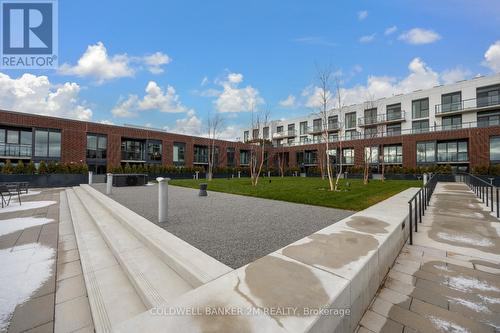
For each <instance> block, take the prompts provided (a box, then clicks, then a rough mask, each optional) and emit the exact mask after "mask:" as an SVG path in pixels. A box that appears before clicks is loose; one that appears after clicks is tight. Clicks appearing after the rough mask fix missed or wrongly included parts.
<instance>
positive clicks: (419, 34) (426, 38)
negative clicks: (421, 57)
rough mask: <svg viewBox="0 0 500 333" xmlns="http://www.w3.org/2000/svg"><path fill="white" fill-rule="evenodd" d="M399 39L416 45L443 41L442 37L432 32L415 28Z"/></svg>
mask: <svg viewBox="0 0 500 333" xmlns="http://www.w3.org/2000/svg"><path fill="white" fill-rule="evenodd" d="M399 39H400V40H402V41H404V42H406V43H408V44H414V45H420V44H430V43H434V42H435V41H438V40H439V39H441V36H440V35H439V34H438V33H437V32H434V31H432V30H427V29H422V28H413V29H411V30H409V31H406V32H404V33H402V34H401V35H399Z"/></svg>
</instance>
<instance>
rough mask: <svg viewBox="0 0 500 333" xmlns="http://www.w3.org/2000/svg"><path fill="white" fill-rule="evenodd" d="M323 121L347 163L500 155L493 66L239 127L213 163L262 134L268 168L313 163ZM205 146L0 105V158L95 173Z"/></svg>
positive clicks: (204, 154)
mask: <svg viewBox="0 0 500 333" xmlns="http://www.w3.org/2000/svg"><path fill="white" fill-rule="evenodd" d="M325 128H326V129H327V132H328V140H329V142H330V147H329V148H330V150H329V154H330V155H331V156H332V161H335V160H336V157H337V156H342V159H343V164H344V165H345V166H346V167H349V166H361V165H363V164H364V163H365V158H366V159H367V161H368V162H369V163H370V164H371V167H372V169H373V171H376V170H377V169H380V166H381V163H382V162H384V164H385V165H386V166H388V165H397V166H402V167H407V168H415V167H417V166H429V165H436V164H446V165H451V166H452V167H453V168H454V169H455V170H463V171H466V170H470V169H471V168H473V167H476V166H489V165H491V164H496V163H500V74H497V75H493V76H489V77H479V78H474V79H472V80H467V81H462V82H457V83H455V84H450V85H445V86H438V87H434V88H432V89H427V90H420V91H415V92H412V93H409V94H405V95H397V96H393V97H390V98H383V99H380V100H377V101H374V102H370V103H362V104H356V105H352V106H347V107H344V108H342V110H341V111H340V110H332V111H331V115H329V117H328V121H327V123H324V122H323V121H322V119H320V118H318V116H317V115H310V116H308V117H304V118H300V119H294V120H284V121H273V122H271V123H270V125H269V126H266V127H263V128H254V129H249V130H246V131H244V133H243V138H244V141H245V143H243V142H232V141H223V140H217V142H216V144H215V145H216V155H217V158H216V160H217V161H218V163H217V164H218V166H219V167H245V166H248V164H249V160H250V150H251V147H252V146H251V142H252V141H253V140H255V139H258V140H263V139H265V140H267V141H268V142H271V143H272V145H270V147H269V148H268V150H267V152H266V161H267V163H268V164H269V165H271V166H274V167H276V166H277V161H278V156H280V159H281V160H285V161H286V162H285V165H286V167H301V168H302V169H308V168H311V167H317V166H318V158H319V157H320V156H326V155H323V154H324V153H321V151H322V147H324V143H323V140H324V138H323V135H322V132H323V129H325ZM296 129H298V130H296ZM340 129H341V130H340ZM339 133H342V134H341V136H340V137H339ZM339 140H342V152H340V144H339V143H340V142H339ZM209 146H210V140H209V139H207V138H201V137H194V136H188V135H180V134H173V133H167V132H165V131H161V130H155V129H148V128H139V127H133V126H115V125H106V124H100V123H93V122H84V121H78V120H70V119H63V118H55V117H47V116H41V115H34V114H28V113H23V112H12V111H0V163H2V162H4V161H6V160H7V159H9V160H11V161H12V162H14V163H16V162H17V161H18V160H25V161H30V160H31V161H34V162H35V163H38V162H40V161H42V160H43V161H60V162H63V163H67V162H75V163H87V165H88V166H89V169H90V170H93V171H95V172H97V173H104V172H105V171H106V166H118V165H124V164H126V163H129V164H155V163H156V164H163V165H168V166H186V167H192V166H202V167H203V166H207V165H208V153H209Z"/></svg>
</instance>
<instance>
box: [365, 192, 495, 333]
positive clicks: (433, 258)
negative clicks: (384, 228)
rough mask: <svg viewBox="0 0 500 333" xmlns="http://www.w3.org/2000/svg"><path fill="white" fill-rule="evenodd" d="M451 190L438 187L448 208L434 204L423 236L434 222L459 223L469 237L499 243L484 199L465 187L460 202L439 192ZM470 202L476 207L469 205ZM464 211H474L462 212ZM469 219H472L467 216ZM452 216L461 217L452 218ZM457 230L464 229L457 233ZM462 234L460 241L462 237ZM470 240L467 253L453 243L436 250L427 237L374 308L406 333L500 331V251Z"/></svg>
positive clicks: (405, 257) (394, 272)
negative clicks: (477, 237) (463, 224)
mask: <svg viewBox="0 0 500 333" xmlns="http://www.w3.org/2000/svg"><path fill="white" fill-rule="evenodd" d="M446 186H450V185H446V184H441V183H439V184H438V187H437V188H436V191H437V192H438V195H436V197H437V198H438V199H433V200H439V201H440V202H441V203H444V205H447V210H445V209H443V207H439V208H436V207H432V206H431V208H430V209H429V210H428V211H427V212H426V215H425V217H424V223H423V224H424V225H427V227H426V228H421V229H419V233H417V235H419V236H422V235H426V233H427V232H431V230H432V228H433V224H434V223H437V224H438V228H441V229H440V230H441V231H443V230H445V231H446V230H448V231H449V230H452V229H453V228H454V224H462V223H467V224H468V225H466V227H465V228H464V229H463V235H464V237H467V236H469V233H471V234H470V235H473V237H476V236H474V235H480V236H481V237H483V239H486V240H488V241H489V242H491V243H494V244H498V242H499V239H500V235H499V234H498V228H496V229H495V228H491V227H489V226H488V225H487V223H491V222H490V221H495V222H496V223H498V222H499V221H498V220H497V219H495V218H493V217H492V216H491V215H489V212H488V211H487V209H485V207H481V206H479V205H478V200H476V199H475V198H474V195H473V194H472V192H470V191H468V190H467V188H466V187H465V185H460V184H458V185H452V186H453V192H454V193H455V192H457V191H458V190H459V189H461V191H462V193H460V194H457V193H455V195H456V196H457V197H458V198H456V199H455V200H453V198H452V197H451V195H450V194H449V193H446V194H439V192H440V191H444V192H450V190H448V191H447V189H446ZM433 198H434V196H433ZM432 202H433V201H432V200H431V205H432ZM434 202H435V201H434ZM466 202H470V203H471V205H469V206H468V205H467V204H464V203H466ZM461 210H465V211H467V210H468V212H466V213H465V214H461ZM432 215H435V216H437V217H436V220H432V219H433V217H432ZM461 215H462V216H461ZM464 215H465V216H467V218H463V216H464ZM452 216H454V217H456V218H455V219H450V217H452ZM483 217H484V219H483ZM443 223H444V227H443ZM474 224H476V225H474ZM483 225H484V228H483ZM447 227H448V229H446V228H447ZM457 228H460V226H459V227H457ZM422 229H423V230H422ZM456 230H460V229H454V232H456ZM495 230H496V231H495ZM474 233H475V234H474ZM458 235H459V236H458V237H457V239H458V241H457V243H458V242H459V241H460V239H461V238H460V234H458ZM471 237H472V236H471ZM464 239H465V241H464V244H465V245H464V249H460V248H458V247H457V245H456V244H452V245H453V246H455V247H454V248H453V251H447V250H445V249H446V248H449V247H450V246H449V245H448V244H446V246H437V247H438V248H435V247H434V246H436V244H437V243H436V240H435V239H433V240H432V241H429V242H426V241H425V237H420V238H419V239H417V240H418V241H417V244H415V245H405V247H404V248H403V249H402V250H401V253H400V255H399V256H398V258H397V259H396V263H395V265H394V266H393V268H392V269H391V271H390V273H389V274H388V277H387V278H386V280H385V282H384V285H383V287H382V289H381V290H380V291H379V293H378V295H377V296H376V297H375V299H374V301H373V302H372V305H371V310H372V311H374V312H376V313H378V314H379V315H380V316H383V317H385V318H386V319H392V320H394V321H396V322H398V323H400V324H401V325H404V330H403V332H404V333H413V332H474V333H475V332H497V333H498V332H500V304H498V301H497V300H498V299H500V276H499V273H500V253H497V254H496V255H497V256H496V257H495V256H492V255H491V253H492V251H486V252H481V251H483V250H484V246H483V248H479V249H480V251H477V250H476V249H474V247H473V246H472V244H471V243H470V242H468V241H467V239H466V238H464ZM414 241H415V238H414ZM488 241H485V243H488ZM493 246H498V245H493ZM468 248H471V249H473V250H471V251H469V250H468ZM493 252H494V251H493ZM483 255H484V257H483ZM494 258H497V259H498V260H495V259H494ZM410 299H411V301H409V300H410ZM408 305H409V307H408ZM367 313H368V312H367ZM379 321H380V320H379ZM383 329H384V328H382V330H383Z"/></svg>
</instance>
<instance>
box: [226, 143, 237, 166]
mask: <svg viewBox="0 0 500 333" xmlns="http://www.w3.org/2000/svg"><path fill="white" fill-rule="evenodd" d="M234 151H235V149H234V147H228V148H227V150H226V162H227V166H228V167H234V166H235V159H234V157H235V156H234Z"/></svg>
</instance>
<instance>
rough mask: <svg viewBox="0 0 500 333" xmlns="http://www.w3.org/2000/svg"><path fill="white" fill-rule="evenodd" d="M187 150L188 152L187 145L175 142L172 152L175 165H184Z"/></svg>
mask: <svg viewBox="0 0 500 333" xmlns="http://www.w3.org/2000/svg"><path fill="white" fill-rule="evenodd" d="M185 150H186V144H185V143H182V142H174V146H173V149H172V152H173V162H174V164H175V165H184V153H185Z"/></svg>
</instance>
